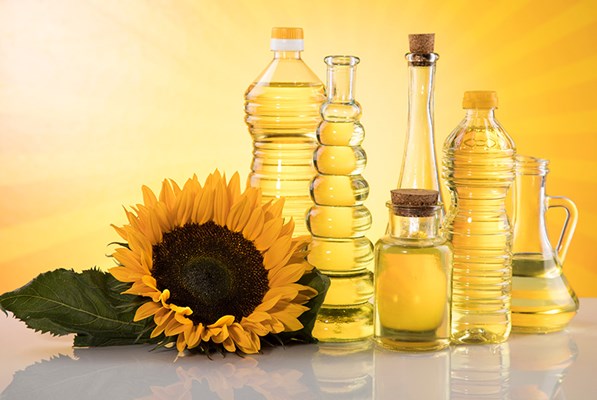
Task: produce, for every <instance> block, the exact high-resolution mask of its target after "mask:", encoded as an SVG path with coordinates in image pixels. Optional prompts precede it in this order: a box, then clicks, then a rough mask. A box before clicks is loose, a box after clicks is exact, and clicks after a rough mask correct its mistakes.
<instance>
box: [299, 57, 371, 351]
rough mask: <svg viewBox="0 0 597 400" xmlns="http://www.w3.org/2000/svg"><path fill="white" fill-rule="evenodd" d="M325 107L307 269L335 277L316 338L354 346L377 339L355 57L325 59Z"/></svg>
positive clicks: (313, 185) (309, 217)
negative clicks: (364, 340) (374, 335)
mask: <svg viewBox="0 0 597 400" xmlns="http://www.w3.org/2000/svg"><path fill="white" fill-rule="evenodd" d="M325 62H326V64H327V91H328V92H327V100H326V101H325V102H324V104H323V105H322V107H321V115H322V117H323V121H322V122H321V124H320V125H319V127H318V128H317V139H318V141H319V146H318V147H317V150H316V151H315V153H314V155H313V160H314V163H315V168H316V169H317V172H318V174H317V176H316V177H315V178H314V179H313V181H312V182H311V188H310V190H311V198H312V199H313V202H314V203H315V205H314V206H313V207H311V209H310V210H309V213H308V215H307V226H308V228H309V231H310V232H311V235H312V241H311V244H310V246H309V255H308V258H307V259H308V261H309V263H310V264H311V265H313V266H314V267H317V268H318V269H319V270H320V271H321V272H323V273H325V274H326V275H328V276H329V277H330V280H331V285H330V288H329V290H328V293H327V295H326V298H325V301H324V304H323V306H322V308H321V310H320V312H319V316H318V319H317V321H316V323H315V328H314V329H313V335H314V336H315V337H316V338H318V339H319V340H321V341H324V342H350V341H358V340H362V339H365V338H368V337H369V336H371V335H372V333H373V309H372V305H371V304H370V303H369V299H370V298H371V296H372V295H373V276H372V273H371V269H372V268H373V245H372V243H371V242H370V241H369V239H367V238H366V237H365V232H366V231H367V230H368V229H369V228H370V227H371V213H370V212H369V210H368V209H367V208H366V207H365V206H364V205H363V202H364V200H365V199H366V198H367V195H368V194H369V185H368V184H367V181H365V179H364V178H363V177H362V176H361V172H362V171H363V169H364V168H365V164H366V160H367V156H366V154H365V151H364V150H363V149H362V148H361V142H362V141H363V138H364V135H365V133H364V129H363V126H362V125H361V123H360V122H359V119H360V117H361V106H360V104H359V103H358V102H357V101H356V100H355V97H354V83H355V73H356V66H357V64H358V63H359V59H358V58H357V57H354V56H328V57H326V58H325Z"/></svg>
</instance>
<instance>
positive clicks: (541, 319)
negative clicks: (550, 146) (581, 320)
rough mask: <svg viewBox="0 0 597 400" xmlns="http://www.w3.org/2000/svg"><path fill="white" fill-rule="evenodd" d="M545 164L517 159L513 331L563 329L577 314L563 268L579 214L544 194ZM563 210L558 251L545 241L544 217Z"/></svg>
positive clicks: (568, 204)
mask: <svg viewBox="0 0 597 400" xmlns="http://www.w3.org/2000/svg"><path fill="white" fill-rule="evenodd" d="M548 163H549V161H548V160H543V159H539V158H534V157H529V156H522V155H517V156H516V179H515V186H514V201H515V203H514V213H513V226H514V232H513V243H512V253H513V256H512V275H513V278H512V308H511V309H512V329H513V331H515V332H523V333H524V332H527V333H547V332H555V331H559V330H561V329H563V328H564V327H565V326H566V325H567V324H568V322H570V320H571V319H572V317H574V315H575V314H576V311H577V310H578V298H577V297H576V294H575V293H574V291H573V290H572V288H571V287H570V285H569V284H568V281H567V280H566V277H565V276H564V275H563V273H562V264H563V263H564V259H565V257H566V253H567V251H568V247H569V246H570V241H571V239H572V235H573V234H574V229H575V228H576V222H577V220H578V212H577V209H576V206H575V204H574V203H573V202H572V200H570V199H568V198H566V197H562V196H548V195H546V194H545V178H546V176H547V173H548V172H549V170H548V168H547V165H548ZM552 207H562V208H564V210H565V211H566V220H565V222H564V227H563V229H562V232H561V234H560V238H559V240H558V243H557V246H556V247H555V249H554V247H553V246H552V245H551V243H550V242H549V238H548V236H547V228H546V224H545V213H546V211H547V210H548V209H549V208H552Z"/></svg>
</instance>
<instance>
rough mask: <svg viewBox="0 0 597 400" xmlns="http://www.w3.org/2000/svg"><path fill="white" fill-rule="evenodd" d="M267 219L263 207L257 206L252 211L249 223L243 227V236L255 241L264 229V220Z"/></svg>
mask: <svg viewBox="0 0 597 400" xmlns="http://www.w3.org/2000/svg"><path fill="white" fill-rule="evenodd" d="M264 221H265V214H264V213H263V211H262V210H261V208H256V209H254V210H253V212H252V213H251V216H250V217H249V220H248V221H247V224H246V225H245V227H244V228H243V236H244V237H246V238H247V239H248V240H251V241H255V239H257V238H258V237H259V235H261V232H262V231H263V222H264Z"/></svg>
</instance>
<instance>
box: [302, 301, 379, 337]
mask: <svg viewBox="0 0 597 400" xmlns="http://www.w3.org/2000/svg"><path fill="white" fill-rule="evenodd" d="M372 335H373V305H371V304H369V303H367V304H362V305H359V306H356V307H341V308H340V307H338V308H335V307H334V308H332V307H329V308H328V307H325V306H324V307H322V308H321V309H320V310H319V314H318V315H317V320H316V321H315V326H314V327H313V336H314V337H315V338H317V339H318V340H319V341H320V342H323V343H346V342H356V341H360V340H367V339H369V338H370V337H371V336H372Z"/></svg>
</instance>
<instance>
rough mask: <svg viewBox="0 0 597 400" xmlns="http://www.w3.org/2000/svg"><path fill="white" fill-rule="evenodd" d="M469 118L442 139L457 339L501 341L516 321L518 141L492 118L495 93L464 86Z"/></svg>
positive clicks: (454, 338)
mask: <svg viewBox="0 0 597 400" xmlns="http://www.w3.org/2000/svg"><path fill="white" fill-rule="evenodd" d="M463 108H464V109H465V110H466V116H465V118H464V120H463V121H462V122H461V123H460V124H459V125H458V126H457V127H456V129H455V130H454V131H453V132H452V133H451V134H450V135H449V136H448V138H447V139H446V141H445V143H444V159H443V172H444V178H445V180H446V184H447V186H448V189H449V190H450V194H451V197H452V205H451V208H450V211H449V213H448V216H447V218H446V228H445V231H446V233H447V235H448V240H450V241H451V242H452V247H453V252H454V259H453V270H452V329H451V339H452V342H454V343H501V342H503V341H505V340H506V339H507V338H508V336H509V334H510V330H511V328H512V323H511V310H510V301H511V284H512V252H511V246H512V230H511V227H510V223H509V221H508V216H507V214H506V194H507V192H508V189H509V187H510V186H511V184H512V182H513V181H514V155H515V146H514V143H513V141H512V139H511V138H510V137H509V136H508V134H507V133H506V131H505V130H504V129H503V128H502V126H501V125H500V124H499V123H498V122H497V120H496V119H495V117H494V112H495V109H496V108H497V94H496V93H495V92H492V91H471V92H465V94H464V100H463Z"/></svg>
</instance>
